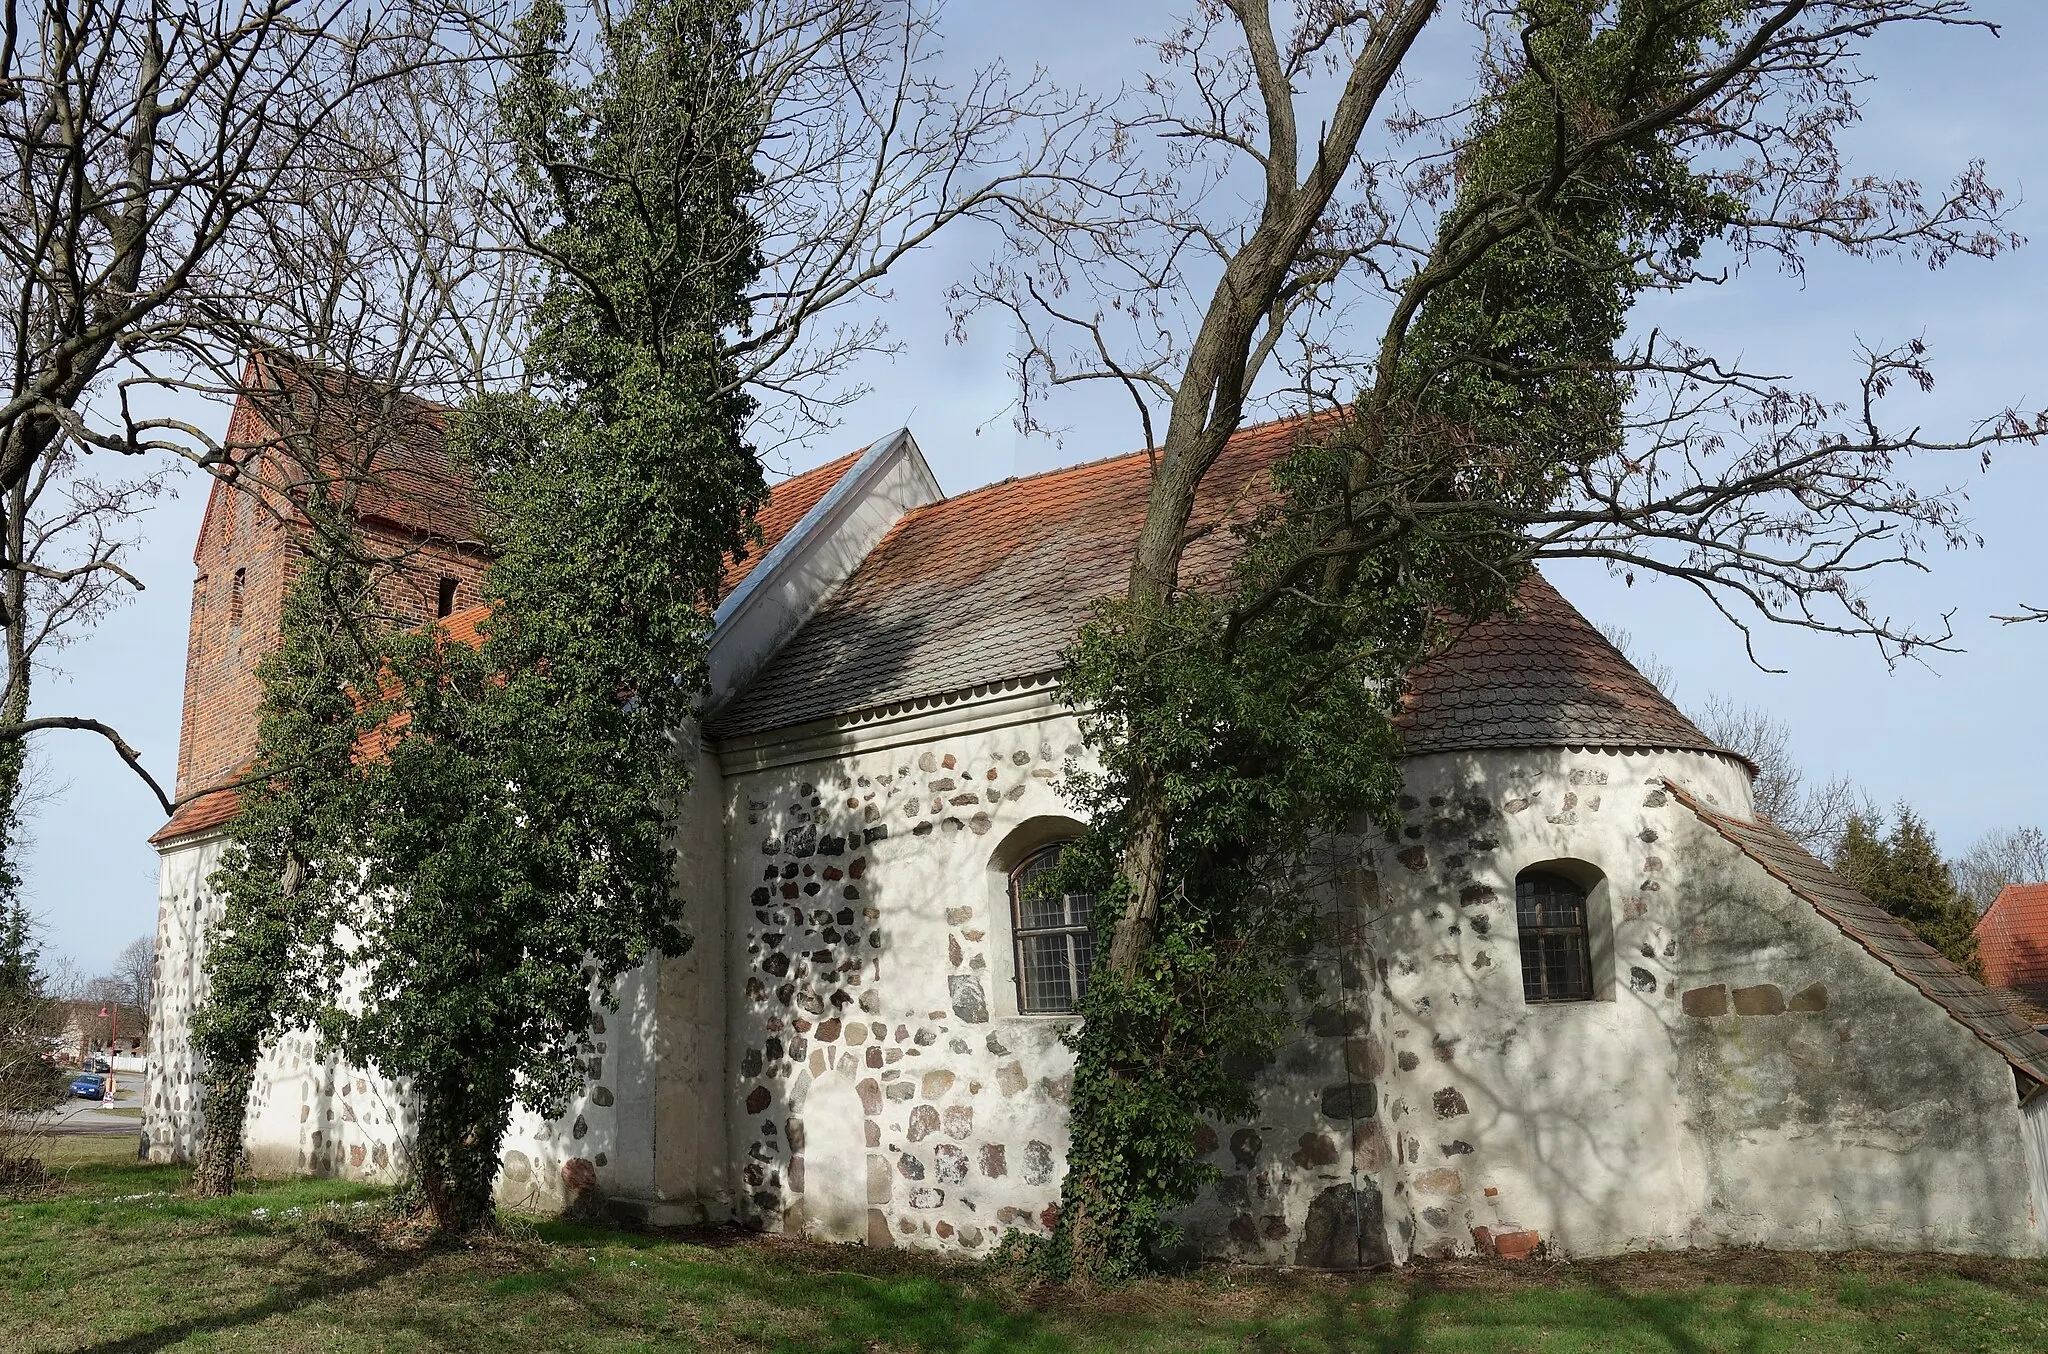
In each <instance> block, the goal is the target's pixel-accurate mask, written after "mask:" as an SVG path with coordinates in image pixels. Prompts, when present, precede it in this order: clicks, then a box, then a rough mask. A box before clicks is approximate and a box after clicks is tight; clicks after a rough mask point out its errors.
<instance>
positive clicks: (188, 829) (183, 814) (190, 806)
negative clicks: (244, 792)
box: [149, 790, 242, 846]
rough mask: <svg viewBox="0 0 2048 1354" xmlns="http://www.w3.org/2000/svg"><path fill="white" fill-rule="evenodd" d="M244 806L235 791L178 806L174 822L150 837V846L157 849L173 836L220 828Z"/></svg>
mask: <svg viewBox="0 0 2048 1354" xmlns="http://www.w3.org/2000/svg"><path fill="white" fill-rule="evenodd" d="M241 807H242V797H241V795H240V794H238V793H236V792H235V791H233V790H215V791H213V792H211V793H209V794H203V795H200V796H199V797H198V798H197V799H190V800H187V801H186V802H184V803H183V804H180V805H179V806H178V811H177V812H176V813H174V814H172V815H171V817H170V821H169V822H167V823H165V824H164V825H163V826H162V827H160V828H158V829H157V830H156V832H155V833H154V834H152V835H151V836H150V839H149V843H150V845H151V846H155V845H157V844H159V843H161V842H167V841H169V840H170V839H171V838H173V837H183V836H187V835H189V834H191V833H194V832H204V831H206V829H208V828H211V827H219V826H220V825H221V824H222V823H225V822H227V821H228V820H229V819H230V818H233V817H234V816H235V814H236V813H237V812H239V811H240V809H241Z"/></svg>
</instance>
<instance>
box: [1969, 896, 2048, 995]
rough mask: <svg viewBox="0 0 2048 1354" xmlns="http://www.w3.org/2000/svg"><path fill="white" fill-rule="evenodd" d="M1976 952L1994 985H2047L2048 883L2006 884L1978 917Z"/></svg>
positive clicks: (1987, 977)
mask: <svg viewBox="0 0 2048 1354" xmlns="http://www.w3.org/2000/svg"><path fill="white" fill-rule="evenodd" d="M1977 953H1978V954H1979V955H1980V956H1982V958H1983V960H1984V981H1985V982H1987V983H1989V984H1990V985H1991V986H1993V987H2028V988H2035V987H2042V986H2048V884H2008V885H2006V886H2005V887H2004V888H2003V889H2001V890H2000V891H1999V894H1998V897H1997V898H1996V899H1995V900H1994V901H1993V902H1992V904H1991V906H1990V907H1988V908H1986V909H1984V915H1983V916H1981V917H1979V918H1978V919H1977Z"/></svg>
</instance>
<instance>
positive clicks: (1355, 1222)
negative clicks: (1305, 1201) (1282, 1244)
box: [1294, 1177, 1394, 1270]
mask: <svg viewBox="0 0 2048 1354" xmlns="http://www.w3.org/2000/svg"><path fill="white" fill-rule="evenodd" d="M1393 1262H1394V1256H1393V1251H1392V1250H1391V1249H1390V1248H1389V1247H1388V1245H1387V1227H1386V1218H1385V1216H1384V1211H1383V1207H1382V1204H1381V1201H1380V1191H1379V1186H1378V1185H1377V1184H1375V1183H1374V1182H1373V1181H1372V1180H1371V1179H1370V1178H1369V1177H1368V1178H1367V1179H1365V1180H1364V1181H1363V1182H1361V1186H1360V1187H1359V1188H1353V1187H1352V1186H1350V1185H1332V1186H1330V1187H1329V1188H1328V1189H1326V1190H1324V1191H1322V1192H1321V1193H1320V1194H1318V1195H1316V1197H1315V1200H1314V1202H1312V1203H1311V1204H1310V1205H1309V1208H1308V1217H1307V1219H1306V1220H1305V1221H1304V1222H1303V1223H1302V1228H1301V1240H1300V1242H1299V1243H1298V1244H1297V1245H1296V1247H1295V1251H1294V1263H1295V1264H1297V1265H1299V1266H1301V1267H1303V1268H1305V1269H1342V1270H1351V1269H1379V1268H1382V1267H1384V1266H1387V1265H1391V1264H1392V1263H1393Z"/></svg>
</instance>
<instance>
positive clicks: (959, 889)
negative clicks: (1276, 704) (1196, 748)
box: [726, 716, 1082, 1253]
mask: <svg viewBox="0 0 2048 1354" xmlns="http://www.w3.org/2000/svg"><path fill="white" fill-rule="evenodd" d="M1080 755H1082V750H1081V743H1080V737H1079V731H1078V729H1077V728H1076V727H1075V725H1074V722H1073V721H1072V720H1071V719H1070V718H1067V717H1065V716H1058V717H1054V718H1050V719H1046V720H1043V721H1034V722H1030V723H1026V724H1022V725H1014V726H1010V727H999V728H994V729H986V730H982V731H978V732H973V733H967V734H962V735H959V736H955V737H950V738H948V737H940V738H926V739H923V740H919V741H910V742H902V743H895V744H893V745H888V746H880V747H870V748H867V749H863V750H855V751H851V752H848V753H845V754H841V755H833V756H826V757H819V758H815V759H813V760H808V761H804V762H800V763H796V764H793V765H785V766H775V767H769V768H764V769H760V770H753V771H735V770H734V769H733V767H732V766H731V765H730V763H729V764H728V767H727V780H726V791H727V812H728V815H729V818H730V821H731V823H732V825H733V826H732V830H731V832H730V834H729V835H730V848H729V850H730V854H729V856H728V860H727V875H728V879H729V881H730V885H729V886H730V888H731V890H732V903H733V909H734V911H733V915H734V917H735V918H736V922H735V925H734V928H733V935H732V952H731V964H730V972H731V987H730V989H729V996H730V1000H731V1002H732V1012H733V1019H732V1032H733V1045H732V1048H731V1050H730V1052H729V1060H730V1066H731V1070H732V1075H731V1082H730V1095H729V1097H728V1101H727V1103H728V1104H729V1105H730V1106H731V1110H732V1114H733V1118H732V1120H731V1127H730V1131H731V1135H732V1142H733V1144H734V1147H735V1150H736V1152H737V1154H738V1156H737V1160H738V1163H739V1165H740V1173H741V1177H742V1182H743V1188H742V1190H741V1191H740V1194H739V1197H738V1199H737V1201H736V1202H737V1206H738V1212H739V1215H740V1217H741V1218H742V1219H743V1220H745V1221H748V1222H750V1223H753V1224H755V1225H760V1226H765V1227H769V1228H773V1229H780V1230H787V1231H790V1232H801V1233H804V1234H806V1235H810V1236H814V1237H818V1238H822V1239H828V1240H846V1241H866V1242H867V1243H869V1244H871V1245H891V1244H908V1245H921V1246H932V1247H938V1248H942V1249H957V1250H964V1251H968V1252H973V1253H985V1252H986V1251H987V1250H988V1249H989V1247H991V1246H992V1245H994V1244H995V1242H996V1241H997V1240H998V1238H999V1237H1000V1236H1001V1235H1002V1233H1003V1232H1005V1231H1008V1230H1010V1229H1013V1228H1021V1229H1025V1230H1030V1231H1036V1232H1043V1231H1045V1230H1046V1229H1047V1228H1049V1227H1050V1226H1051V1224H1052V1223H1053V1221H1054V1220H1055V1219H1056V1218H1057V1216H1058V1215H1057V1212H1056V1207H1057V1201H1058V1198H1059V1176H1060V1170H1061V1167H1062V1164H1063V1162H1064V1160H1065V1155H1066V1146H1067V1138H1066V1127H1065V1123H1066V1107H1067V1102H1068V1099H1069V1096H1070V1092H1071V1089H1072V1081H1073V1077H1072V1073H1073V1061H1072V1055H1071V1054H1070V1053H1069V1052H1068V1050H1067V1049H1066V1048H1065V1046H1064V1045H1062V1044H1061V1043H1060V1041H1059V1035H1060V1032H1061V1031H1062V1030H1063V1029H1064V1028H1066V1026H1067V1024H1068V1021H1067V1020H1066V1019H1065V1018H1062V1017H1052V1016H1025V1015H1019V1014H1017V1013H1016V1011H1017V1005H1016V997H1015V992H1014V987H1013V985H1012V975H1011V973H1010V967H1011V963H1012V960H1011V957H1010V941H1009V916H1008V910H1007V901H1006V894H1005V892H1004V871H1005V869H1006V868H1007V866H1008V865H1009V864H1011V863H1014V861H1015V860H1016V859H1017V858H1018V856H1019V855H1021V853H1022V851H1023V850H1026V849H1028V848H1029V847H1030V846H1035V845H1037V844H1039V843H1041V842H1042V841H1044V840H1048V839H1049V838H1050V837H1051V836H1056V835H1069V834H1070V833H1071V831H1072V824H1071V819H1070V818H1068V817H1067V815H1068V812H1069V811H1068V809H1067V807H1066V805H1065V804H1064V803H1063V802H1062V801H1061V800H1060V798H1059V796H1058V794H1057V793H1056V792H1055V790H1054V783H1055V781H1056V779H1057V777H1058V776H1059V774H1060V771H1061V768H1062V766H1063V764H1064V763H1065V761H1066V759H1068V758H1070V757H1078V756H1080Z"/></svg>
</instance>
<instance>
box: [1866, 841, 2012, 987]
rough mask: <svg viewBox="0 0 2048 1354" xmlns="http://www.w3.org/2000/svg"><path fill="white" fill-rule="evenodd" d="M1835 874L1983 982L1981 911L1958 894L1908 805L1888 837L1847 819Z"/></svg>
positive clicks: (1938, 853) (1944, 862)
mask: <svg viewBox="0 0 2048 1354" xmlns="http://www.w3.org/2000/svg"><path fill="white" fill-rule="evenodd" d="M1834 865H1835V870H1836V872H1837V873H1838V874H1840V875H1841V876H1842V877H1843V878H1844V879H1846V880H1848V881H1849V883H1850V885H1851V886H1852V887H1853V888H1855V889H1856V891H1857V892H1859V893H1861V894H1862V895H1863V896H1864V897H1866V898H1868V899H1870V901H1871V902H1873V903H1876V904H1877V905H1878V906H1879V907H1881V908H1883V909H1884V910H1885V911H1887V912H1889V913H1891V914H1892V915H1893V916H1894V917H1897V918H1898V919H1899V920H1900V921H1902V922H1904V923H1906V925H1908V926H1910V927H1912V928H1913V931H1914V934H1916V935H1918V936H1919V937H1920V938H1921V939H1922V940H1924V941H1926V942H1927V943H1928V944H1929V945H1932V946H1933V947H1934V948H1935V949H1937V950H1939V951H1941V952H1942V954H1944V955H1946V956H1947V957H1948V958H1949V960H1950V961H1951V962H1953V963H1954V964H1955V965H1956V967H1958V968H1960V969H1962V970H1963V971H1964V972H1966V973H1968V974H1970V975H1971V976H1972V977H1976V978H1982V977H1983V976H1984V968H1983V964H1982V962H1981V961H1980V960H1979V959H1978V956H1977V909H1976V908H1975V907H1974V906H1973V905H1972V904H1971V902H1970V900H1969V899H1968V898H1966V897H1964V896H1962V895H1961V894H1960V893H1958V892H1957V891H1956V884H1955V876H1954V875H1953V874H1952V873H1951V871H1950V869H1949V865H1948V862H1947V861H1945V860H1943V859H1942V858H1941V852H1940V850H1939V849H1937V847H1936V846H1935V843H1934V834H1933V833H1932V832H1931V831H1929V830H1928V827H1927V824H1926V822H1925V821H1924V820H1922V819H1921V818H1920V816H1919V815H1918V814H1916V813H1914V812H1913V811H1912V810H1911V809H1910V808H1908V807H1907V806H1906V805H1904V804H1900V805H1899V806H1898V808H1897V809H1896V810H1895V811H1894V819H1893V822H1892V827H1891V830H1890V831H1889V832H1885V831H1883V825H1882V824H1881V823H1877V822H1873V821H1871V820H1870V819H1867V818H1865V817H1864V816H1863V815H1861V814H1856V815H1854V816H1852V817H1851V818H1850V819H1849V825H1848V827H1847V828H1846V829H1844V831H1843V833H1842V841H1841V845H1840V846H1838V847H1837V848H1836V850H1835V860H1834Z"/></svg>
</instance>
